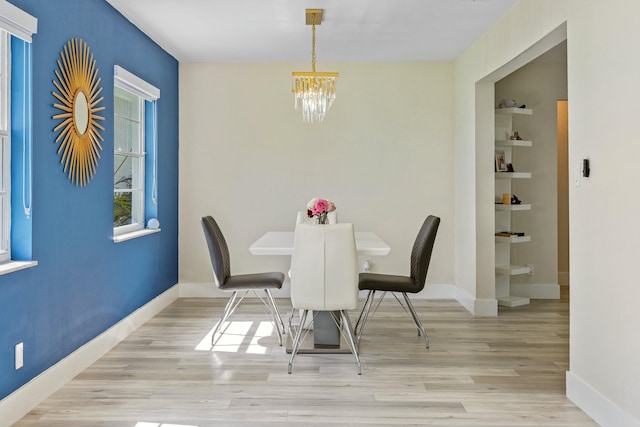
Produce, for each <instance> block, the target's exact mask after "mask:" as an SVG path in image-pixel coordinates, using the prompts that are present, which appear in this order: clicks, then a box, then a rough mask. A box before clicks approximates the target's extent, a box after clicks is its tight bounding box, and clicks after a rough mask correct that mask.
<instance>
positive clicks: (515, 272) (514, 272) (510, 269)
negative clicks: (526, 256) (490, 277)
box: [496, 265, 531, 276]
mask: <svg viewBox="0 0 640 427" xmlns="http://www.w3.org/2000/svg"><path fill="white" fill-rule="evenodd" d="M530 272H531V269H530V268H529V267H527V266H524V265H496V274H504V275H505V276H519V275H521V274H527V273H530Z"/></svg>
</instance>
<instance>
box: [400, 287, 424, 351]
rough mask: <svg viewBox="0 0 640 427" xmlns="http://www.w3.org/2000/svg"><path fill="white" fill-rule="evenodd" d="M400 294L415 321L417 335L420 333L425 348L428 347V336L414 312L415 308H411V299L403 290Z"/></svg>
mask: <svg viewBox="0 0 640 427" xmlns="http://www.w3.org/2000/svg"><path fill="white" fill-rule="evenodd" d="M402 296H404V300H405V301H406V303H407V307H409V311H410V312H411V317H413V321H414V322H415V323H416V326H417V327H418V335H420V333H422V335H423V336H424V341H425V344H426V345H427V348H429V336H428V335H427V333H426V332H425V330H424V328H423V327H422V322H421V321H420V318H419V317H418V313H416V309H415V308H413V304H411V300H410V299H409V296H408V295H407V293H406V292H403V293H402Z"/></svg>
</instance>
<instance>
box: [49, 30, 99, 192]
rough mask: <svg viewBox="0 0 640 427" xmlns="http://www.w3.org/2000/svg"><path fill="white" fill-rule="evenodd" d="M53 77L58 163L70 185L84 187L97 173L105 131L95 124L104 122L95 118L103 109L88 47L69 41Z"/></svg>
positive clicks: (76, 40) (61, 53) (97, 78)
mask: <svg viewBox="0 0 640 427" xmlns="http://www.w3.org/2000/svg"><path fill="white" fill-rule="evenodd" d="M55 75H56V78H57V80H54V81H53V84H54V86H55V87H56V89H57V92H56V91H53V92H52V94H53V96H54V97H55V98H56V99H57V100H58V101H59V103H58V102H56V103H54V104H53V106H54V107H55V108H57V109H59V110H61V113H59V114H55V115H54V116H53V119H54V120H60V123H59V124H58V125H57V126H56V127H55V128H54V129H53V131H54V132H58V131H60V133H59V134H58V136H57V138H56V144H59V147H58V154H61V158H60V163H61V164H63V165H64V167H63V170H64V172H65V173H67V174H68V176H69V180H71V182H73V183H75V184H76V185H79V186H84V185H86V184H88V183H89V181H90V180H91V178H93V176H94V175H95V173H96V168H97V167H98V159H100V151H102V145H101V144H100V141H104V139H103V137H102V135H101V134H100V131H104V127H103V126H102V125H101V124H100V123H98V121H100V120H104V117H102V116H100V115H98V113H99V112H100V111H102V110H104V109H105V107H99V106H98V104H99V103H100V102H101V101H102V100H103V98H104V97H102V96H100V93H101V92H102V87H101V86H100V80H101V79H100V77H98V67H97V66H96V61H95V59H93V54H92V53H91V52H90V49H89V46H88V45H87V44H86V43H85V42H83V41H82V40H81V39H71V40H69V41H68V42H67V44H66V45H65V46H64V48H63V50H62V51H61V52H60V59H59V60H58V69H57V70H55Z"/></svg>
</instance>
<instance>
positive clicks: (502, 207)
mask: <svg viewBox="0 0 640 427" xmlns="http://www.w3.org/2000/svg"><path fill="white" fill-rule="evenodd" d="M496 210H497V211H530V210H531V204H529V203H521V204H519V205H503V204H501V203H496Z"/></svg>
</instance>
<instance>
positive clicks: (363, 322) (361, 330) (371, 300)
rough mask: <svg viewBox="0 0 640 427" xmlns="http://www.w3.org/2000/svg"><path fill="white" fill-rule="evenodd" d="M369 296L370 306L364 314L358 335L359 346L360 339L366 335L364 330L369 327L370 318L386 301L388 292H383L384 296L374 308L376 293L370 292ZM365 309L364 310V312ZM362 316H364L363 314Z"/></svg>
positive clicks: (381, 296)
mask: <svg viewBox="0 0 640 427" xmlns="http://www.w3.org/2000/svg"><path fill="white" fill-rule="evenodd" d="M369 294H370V295H371V298H370V299H369V298H368V297H367V301H368V302H369V305H368V306H365V307H366V312H365V313H364V317H363V318H362V326H360V331H359V332H357V333H356V340H357V342H358V344H359V343H360V339H361V338H362V335H363V334H364V328H365V326H366V325H367V322H369V317H370V316H373V314H374V313H375V312H376V311H377V310H378V307H380V303H381V302H382V300H383V299H384V296H385V295H386V294H387V292H386V291H384V292H382V295H380V298H378V302H376V303H375V306H374V300H375V294H376V291H369ZM365 307H363V308H362V310H363V312H364V309H365ZM372 307H373V311H372V310H371V309H372ZM361 316H362V313H361ZM357 328H358V326H357V325H356V329H357Z"/></svg>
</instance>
